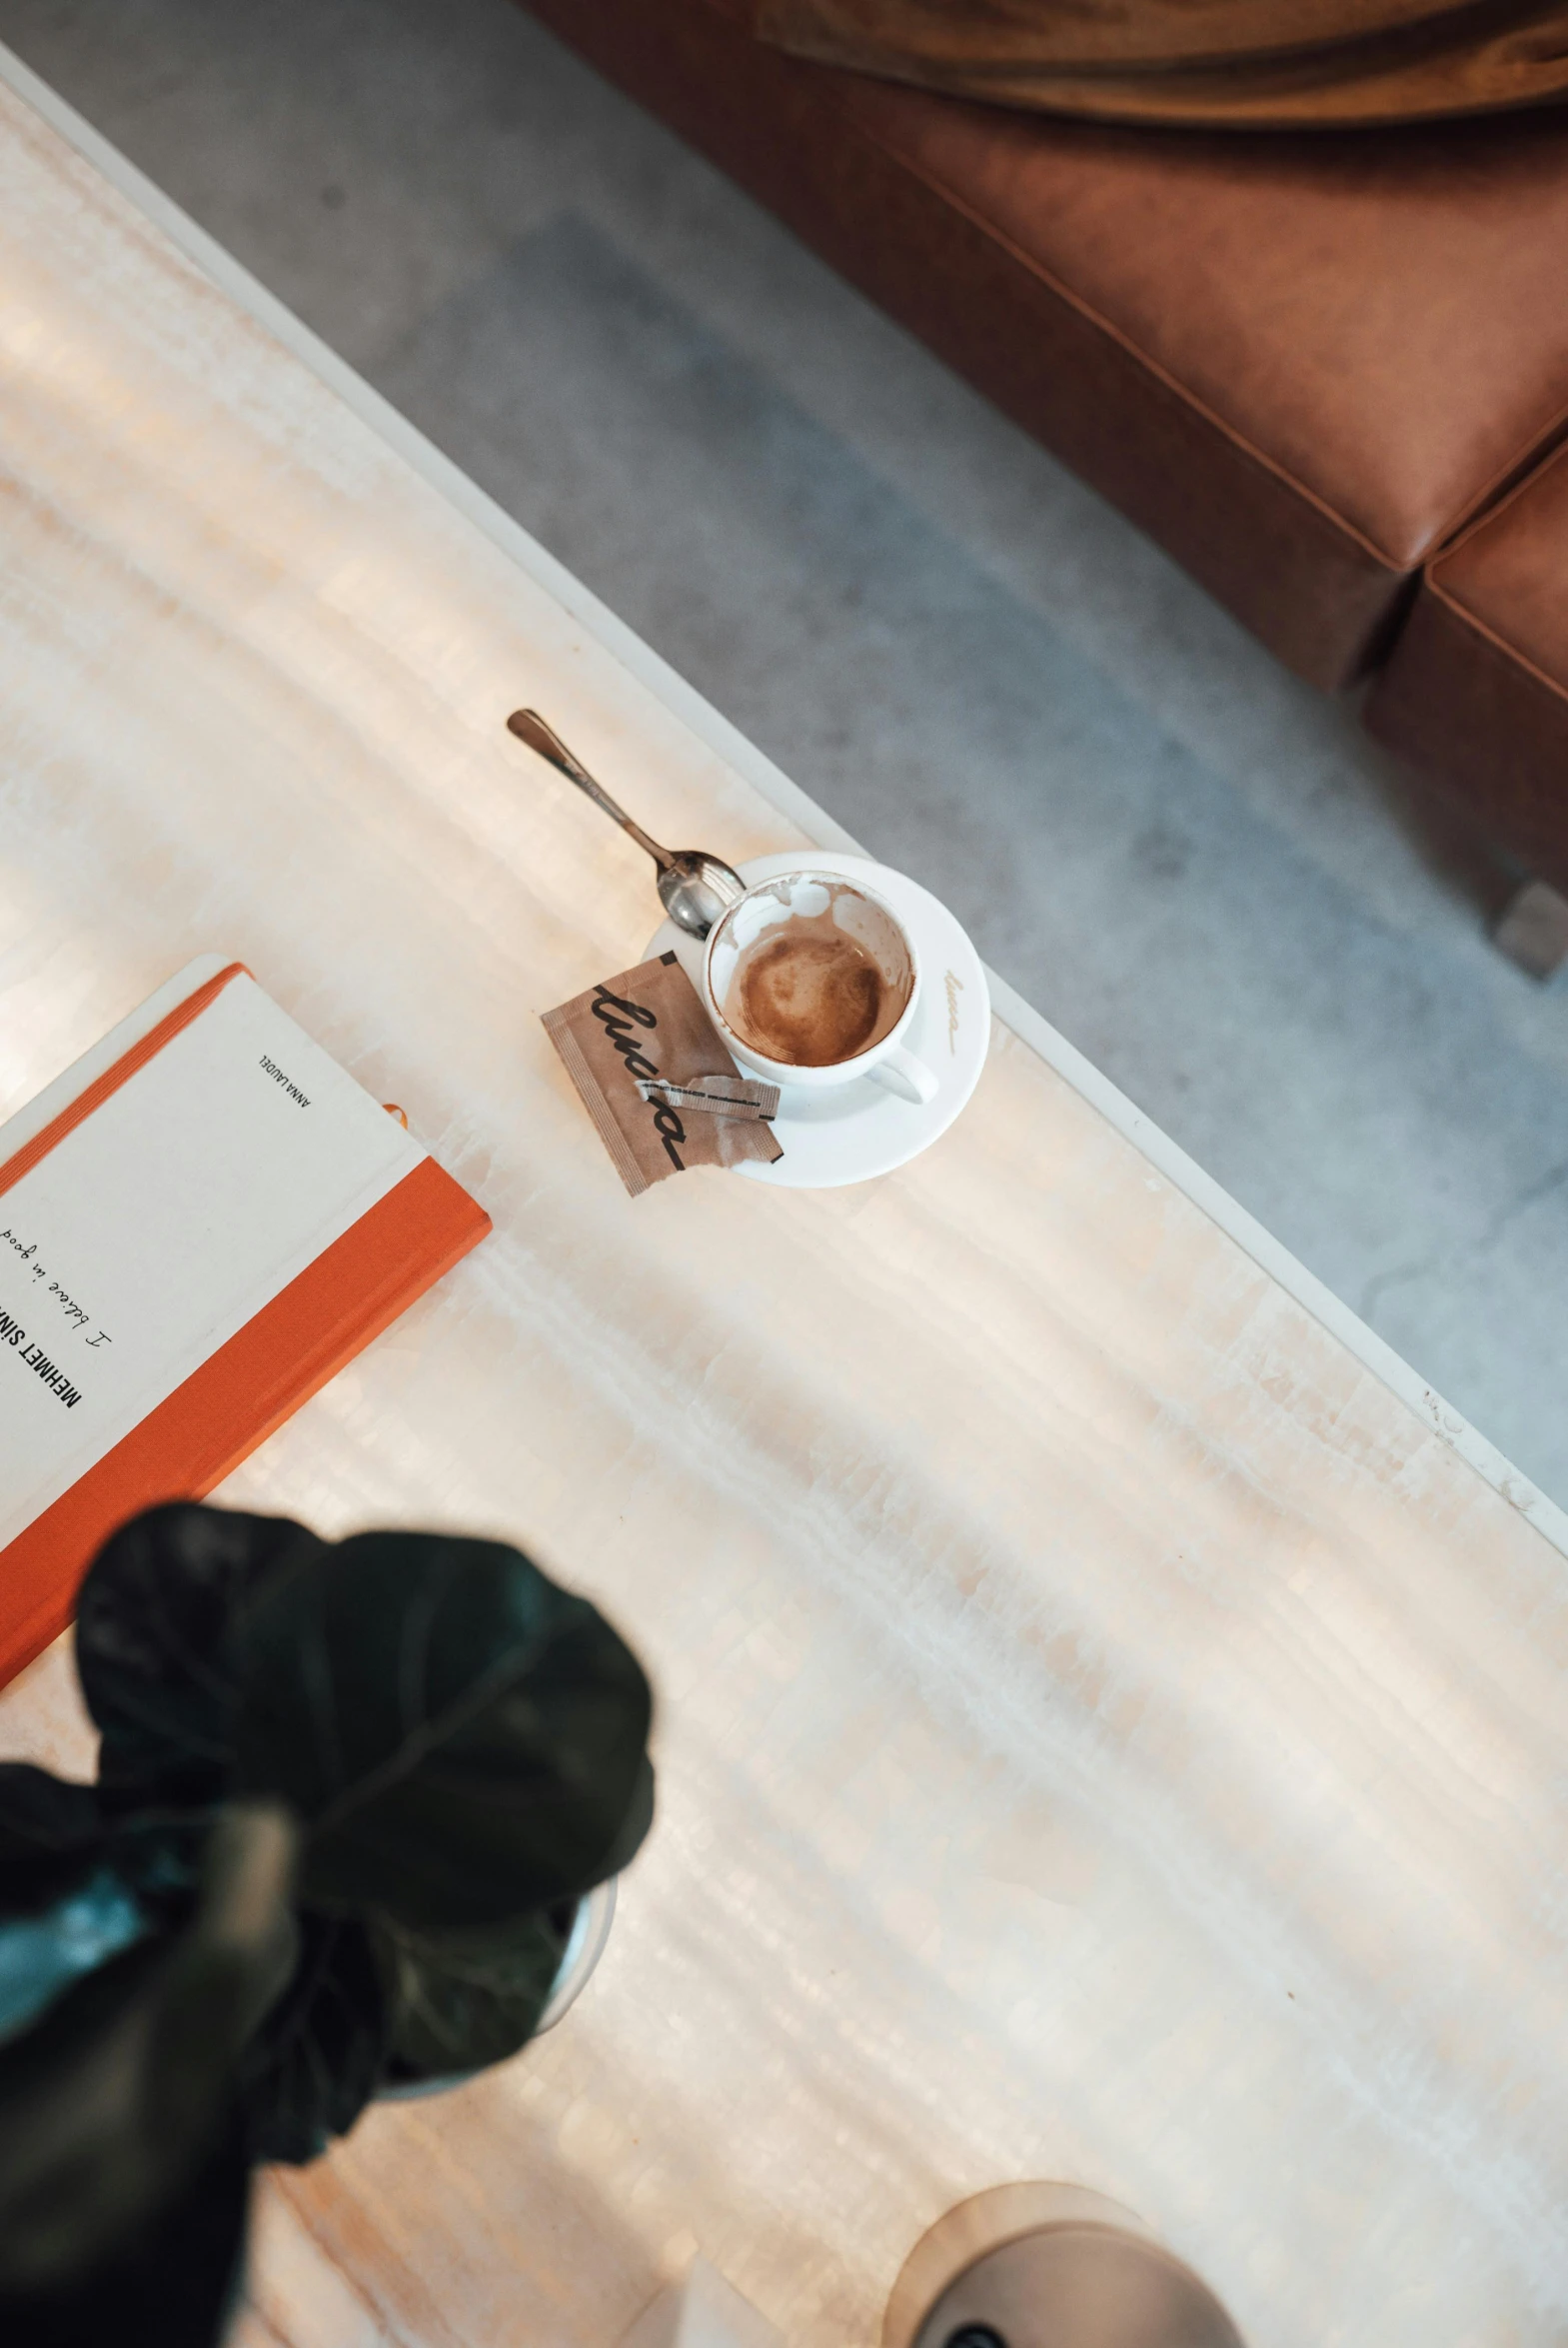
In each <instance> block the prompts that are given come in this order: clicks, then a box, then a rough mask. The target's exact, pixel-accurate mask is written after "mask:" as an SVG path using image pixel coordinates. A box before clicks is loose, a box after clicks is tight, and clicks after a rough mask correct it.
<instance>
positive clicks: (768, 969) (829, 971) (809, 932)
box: [724, 893, 909, 1068]
mask: <svg viewBox="0 0 1568 2348" xmlns="http://www.w3.org/2000/svg"><path fill="white" fill-rule="evenodd" d="M846 894H847V893H846ZM908 1000H909V979H908V977H907V976H905V977H903V979H902V980H901V983H900V981H899V980H898V979H895V978H891V977H889V976H888V974H887V972H886V971H884V970H883V969H882V968H881V966H880V964H879V963H878V962H877V960H876V958H875V956H874V955H873V954H870V953H869V952H868V951H867V950H866V948H865V947H864V946H863V945H861V943H860V941H859V940H858V939H857V938H854V937H851V936H850V934H849V932H848V931H847V930H845V929H843V928H842V927H841V926H840V924H839V922H838V921H837V920H836V919H835V918H834V908H833V907H832V906H829V907H828V909H827V911H826V912H824V913H819V914H805V915H799V914H797V915H795V916H794V917H793V918H792V919H790V920H788V921H786V922H785V923H784V926H783V927H782V928H777V927H776V928H770V929H766V930H764V931H763V933H762V934H761V936H760V937H757V938H754V939H753V940H752V941H751V943H750V944H749V945H747V946H744V947H742V949H741V951H740V953H739V954H738V955H737V957H736V961H735V967H734V969H733V971H732V972H731V974H730V982H729V985H728V987H727V989H726V991H725V997H724V1014H725V1018H726V1019H727V1020H728V1021H729V1023H730V1025H731V1027H732V1028H733V1029H734V1030H735V1033H736V1034H737V1035H738V1036H739V1037H740V1039H741V1041H742V1043H743V1044H749V1045H750V1046H751V1048H752V1050H753V1051H754V1052H758V1053H761V1054H762V1055H763V1056H764V1057H765V1058H766V1059H768V1060H777V1061H780V1062H782V1063H784V1065H785V1066H786V1067H791V1068H831V1067H833V1066H834V1065H835V1064H836V1063H837V1062H839V1061H844V1060H854V1059H856V1058H857V1057H858V1055H859V1054H860V1053H862V1052H868V1051H869V1050H870V1048H871V1046H872V1045H873V1044H879V1043H880V1042H881V1040H882V1038H883V1037H884V1036H885V1035H887V1034H888V1033H889V1032H890V1031H891V1030H892V1029H893V1028H895V1027H896V1026H897V1024H898V1021H899V1020H900V1018H901V1017H902V1015H903V1009H904V1006H905V1004H906V1003H907V1002H908Z"/></svg>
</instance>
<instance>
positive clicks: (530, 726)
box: [507, 710, 670, 872]
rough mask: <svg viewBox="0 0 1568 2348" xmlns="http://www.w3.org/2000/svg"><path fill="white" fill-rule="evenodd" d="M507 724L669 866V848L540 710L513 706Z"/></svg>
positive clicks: (659, 861) (659, 863)
mask: <svg viewBox="0 0 1568 2348" xmlns="http://www.w3.org/2000/svg"><path fill="white" fill-rule="evenodd" d="M507 728H508V731H509V732H510V733H513V734H515V735H516V736H517V738H518V740H519V742H526V743H527V744H528V746H529V749H530V750H534V751H538V753H539V755H540V757H541V758H542V759H548V760H549V761H550V764H551V765H552V766H553V767H555V768H557V769H558V770H559V771H560V773H561V774H563V775H565V776H566V778H567V780H568V781H569V782H572V783H575V784H576V785H577V787H578V789H579V791H586V792H587V794H588V796H589V798H590V799H591V800H592V801H593V802H594V805H595V806H596V807H597V808H603V810H604V812H605V814H606V815H607V816H609V817H610V818H611V819H612V821H613V822H615V823H617V824H619V825H620V826H621V829H622V831H623V832H630V833H631V835H632V837H633V839H634V840H635V841H636V842H637V844H638V846H639V848H646V849H647V851H648V853H649V855H650V856H651V857H652V858H653V860H654V862H655V864H656V865H657V866H658V867H659V869H660V871H661V872H664V871H665V870H666V868H667V867H668V865H669V863H670V852H669V850H668V849H665V848H661V847H660V845H659V843H658V841H657V840H650V838H649V836H648V834H647V833H646V832H645V831H644V829H643V827H642V825H641V824H636V823H634V822H633V820H632V818H631V817H630V816H629V815H628V814H627V812H626V809H625V808H624V807H618V806H617V805H616V803H615V801H614V800H613V799H612V798H611V796H610V794H609V792H608V791H607V790H606V789H605V787H604V785H603V783H596V782H595V780H594V778H593V776H592V775H591V774H590V773H589V771H588V769H587V767H585V766H583V765H582V764H581V762H580V761H579V760H577V759H575V758H574V757H573V756H572V753H571V751H569V750H568V748H567V746H566V744H565V743H564V742H563V741H562V739H561V737H560V735H559V734H558V733H557V732H556V730H555V728H554V727H553V726H547V725H546V723H545V721H544V719H543V718H542V717H541V716H540V714H539V712H538V710H514V711H513V713H512V715H511V717H510V718H509V719H508V720H507Z"/></svg>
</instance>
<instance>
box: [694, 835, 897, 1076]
mask: <svg viewBox="0 0 1568 2348" xmlns="http://www.w3.org/2000/svg"><path fill="white" fill-rule="evenodd" d="M829 908H831V911H832V916H833V920H834V922H835V923H836V924H837V926H838V927H839V928H841V929H843V930H845V931H847V932H848V934H849V935H850V936H851V937H853V938H854V939H855V941H856V943H857V944H858V945H859V946H861V948H862V949H863V950H864V951H865V952H866V953H868V954H869V955H870V956H871V959H872V960H873V961H874V962H876V963H877V964H878V965H879V966H880V968H881V970H882V975H883V977H884V979H885V980H887V982H888V983H889V984H891V985H894V986H896V985H898V984H901V982H902V978H903V974H904V971H905V970H906V971H907V973H908V982H909V992H908V997H907V999H906V1001H905V1003H904V1006H903V1009H902V1011H901V1012H900V1013H899V1015H898V1018H897V1020H896V1021H895V1022H894V1024H893V1026H892V1027H890V1028H889V1029H888V1031H887V1033H886V1035H885V1036H880V1037H878V1038H877V1040H876V1042H875V1043H874V1044H868V1045H867V1046H866V1048H865V1050H864V1051H863V1052H857V1053H854V1054H853V1055H852V1056H851V1057H850V1058H849V1059H847V1060H835V1061H830V1062H828V1063H827V1065H826V1066H825V1067H812V1066H809V1065H807V1064H804V1063H801V1062H798V1061H784V1060H771V1059H770V1058H769V1057H768V1055H767V1054H766V1053H763V1052H759V1051H758V1049H757V1047H756V1045H754V1044H751V1043H749V1042H748V1041H747V1040H746V1038H745V1037H743V1036H740V1035H738V1034H737V1033H736V1030H735V1029H734V1028H733V1027H732V1026H731V1024H730V1022H729V1019H728V1018H727V1017H726V1014H725V1008H724V1006H725V999H726V997H727V996H728V994H729V991H730V985H731V981H732V979H733V977H734V973H735V966H736V963H737V961H738V959H739V957H740V956H741V955H742V954H743V953H744V952H745V951H746V949H747V948H748V947H749V946H751V945H753V944H755V942H756V941H757V939H758V938H760V937H763V936H765V935H768V934H770V933H782V932H783V931H784V930H785V929H786V928H787V926H788V924H789V923H790V922H791V921H795V920H801V919H807V920H819V919H820V917H821V916H822V914H823V913H825V912H827V911H828V909H829ZM919 1000H920V958H919V956H918V954H917V953H916V952H915V947H914V941H913V939H912V938H911V937H910V936H909V933H908V931H907V930H906V929H905V928H904V926H903V924H902V923H901V922H900V921H899V919H898V917H897V915H896V914H895V913H894V912H893V910H892V908H891V906H890V905H888V904H887V903H886V901H885V899H883V898H881V897H879V896H878V895H877V893H876V891H875V890H874V889H872V888H869V887H867V885H866V884H865V882H863V881H862V880H860V879H859V877H858V875H850V874H845V873H827V872H822V871H820V870H818V868H817V867H816V866H814V865H812V864H811V863H810V862H809V861H808V860H806V859H803V858H802V860H801V862H800V864H799V865H798V866H791V868H790V869H789V871H788V872H786V873H776V874H774V875H773V876H772V878H771V879H769V880H767V881H759V882H758V884H757V886H756V887H755V888H752V889H749V890H748V891H747V893H746V895H745V896H744V897H743V898H741V899H740V900H739V902H738V903H737V904H735V905H733V906H732V907H731V908H730V911H729V912H728V913H727V914H726V915H725V918H724V920H723V921H722V922H719V923H717V924H716V925H715V928H714V929H713V931H712V932H711V934H710V936H709V940H708V951H707V953H706V954H705V955H704V957H703V1001H704V1004H705V1005H706V1007H707V1010H708V1014H709V1017H710V1018H711V1019H712V1021H713V1023H714V1025H715V1027H716V1028H717V1029H718V1030H719V1033H720V1035H721V1036H722V1037H723V1038H724V1041H725V1043H726V1044H727V1045H728V1047H729V1049H730V1052H731V1053H732V1055H733V1056H734V1058H735V1060H736V1062H737V1063H738V1065H739V1066H740V1067H741V1068H742V1069H744V1070H745V1071H746V1072H747V1074H748V1075H750V1076H755V1077H763V1078H766V1080H767V1081H768V1082H769V1083H770V1084H774V1085H787V1086H789V1087H791V1088H792V1089H796V1090H799V1091H801V1092H818V1093H819V1092H823V1091H825V1090H827V1089H828V1088H829V1087H831V1086H834V1085H852V1084H853V1083H854V1082H855V1081H856V1080H857V1079H858V1078H860V1077H869V1078H870V1080H871V1082H872V1084H873V1085H880V1086H882V1087H883V1089H884V1090H885V1091H886V1092H889V1093H894V1094H896V1095H897V1096H898V1098H899V1099H900V1100H903V1101H912V1102H914V1103H915V1104H916V1105H918V1104H921V1103H923V1102H926V1101H932V1100H934V1099H935V1096H936V1091H937V1080H936V1077H935V1076H934V1074H933V1073H932V1071H931V1070H930V1069H928V1068H927V1067H926V1065H925V1063H924V1061H923V1060H921V1059H920V1058H919V1057H918V1056H917V1055H916V1054H915V1053H913V1052H911V1051H910V1050H909V1049H908V1047H907V1046H906V1045H905V1044H904V1042H903V1040H902V1039H903V1037H904V1036H905V1035H906V1034H907V1032H908V1027H909V1023H910V1021H911V1020H912V1019H913V1017H914V1013H915V1007H916V1005H917V1004H918V1002H919Z"/></svg>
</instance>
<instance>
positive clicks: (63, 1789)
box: [0, 1761, 105, 1916]
mask: <svg viewBox="0 0 1568 2348" xmlns="http://www.w3.org/2000/svg"><path fill="white" fill-rule="evenodd" d="M104 1841H105V1828H104V1818H103V1811H102V1808H101V1806H100V1803H99V1799H98V1788H97V1787H96V1786H95V1785H75V1784H73V1783H71V1782H70V1781H69V1780H68V1779H66V1778H64V1777H53V1776H51V1775H50V1773H49V1771H48V1770H47V1769H35V1768H34V1767H33V1765H32V1763H31V1762H30V1761H4V1762H0V1916H27V1915H35V1914H36V1913H37V1912H38V1911H39V1910H40V1909H41V1908H46V1907H50V1906H52V1905H53V1904H54V1903H55V1901H56V1900H58V1899H59V1898H60V1897H61V1895H62V1894H63V1893H65V1892H67V1891H70V1890H71V1889H72V1888H73V1887H74V1886H75V1885H76V1884H78V1883H80V1882H82V1881H83V1879H84V1878H85V1877H86V1876H88V1875H89V1874H91V1872H92V1870H93V1869H94V1867H95V1866H97V1865H98V1864H99V1863H100V1861H101V1859H102V1855H103V1848H104Z"/></svg>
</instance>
